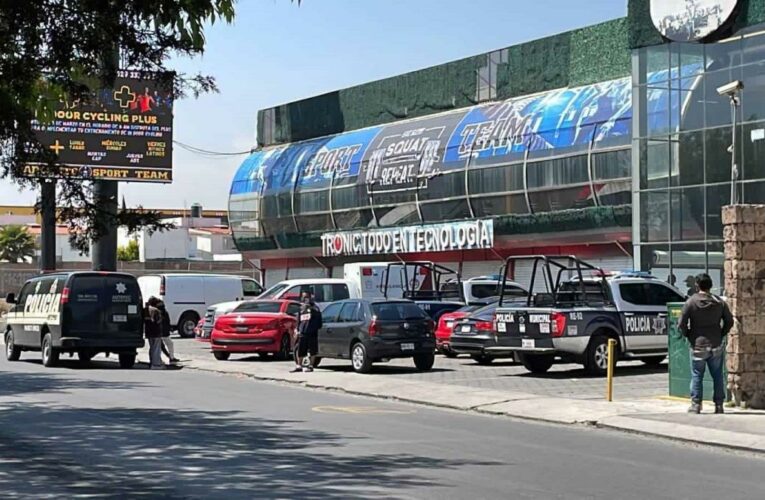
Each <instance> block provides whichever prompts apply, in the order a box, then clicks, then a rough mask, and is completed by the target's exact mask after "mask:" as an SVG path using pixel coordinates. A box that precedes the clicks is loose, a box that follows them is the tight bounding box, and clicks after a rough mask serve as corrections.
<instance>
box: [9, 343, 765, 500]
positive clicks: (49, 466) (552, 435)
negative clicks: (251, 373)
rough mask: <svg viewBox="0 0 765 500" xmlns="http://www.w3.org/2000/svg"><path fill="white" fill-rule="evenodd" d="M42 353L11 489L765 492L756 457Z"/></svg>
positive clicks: (17, 420)
mask: <svg viewBox="0 0 765 500" xmlns="http://www.w3.org/2000/svg"><path fill="white" fill-rule="evenodd" d="M37 358H38V357H37V356H34V355H33V354H32V353H30V354H29V356H27V358H26V360H23V361H21V362H17V363H8V362H6V361H5V360H3V361H0V492H2V495H3V496H4V497H6V498H19V497H22V498H24V497H26V498H55V497H66V498H74V497H90V498H93V497H97V498H105V497H143V498H153V497H161V498H224V497H225V498H296V497H300V498H324V499H327V498H338V499H340V498H343V499H345V498H370V497H372V498H391V497H394V498H440V499H443V498H455V499H456V498H468V497H470V498H537V499H538V498H567V499H568V498H620V499H629V498H635V499H643V498H672V499H677V498H694V499H695V498H732V499H733V498H762V497H765V483H763V482H762V481H761V480H760V478H759V476H758V473H759V471H761V470H762V468H763V465H765V463H763V460H762V459H760V458H756V457H754V456H753V455H747V454H734V453H730V452H722V451H712V450H711V449H706V448H696V447H692V446H689V445H680V444H675V443H672V442H661V441H655V440H650V439H644V438H638V437H633V436H630V435H623V434H618V433H612V432H610V431H604V430H595V429H585V428H566V427H559V426H553V425H540V424H532V423H526V422H520V421H515V420H510V419H500V418H492V417H487V416H480V415H472V414H461V413H457V412H452V411H442V410H435V409H429V408H426V407H420V406H409V405H403V404H394V403H388V402H385V401H381V400H374V399H367V398H360V397H353V396H346V395H338V394H335V393H331V392H326V391H314V390H308V389H303V388H295V387H287V386H284V385H278V384H272V383H265V382H256V381H253V380H250V379H246V378H241V377H235V376H224V375H216V374H210V373H204V372H198V371H194V370H191V369H183V370H178V371H165V372H157V371H150V370H147V369H145V365H139V367H138V368H136V369H134V370H120V369H119V368H117V364H116V362H115V361H111V360H107V361H102V360H99V361H96V362H94V363H93V364H92V365H91V366H90V367H89V368H81V367H80V366H79V364H78V362H77V361H76V359H75V360H71V361H70V360H65V361H63V362H62V366H61V367H59V368H55V369H44V368H43V367H42V366H41V365H40V364H39V361H37ZM373 376H385V375H382V374H381V375H373ZM392 381H395V378H394V379H392Z"/></svg>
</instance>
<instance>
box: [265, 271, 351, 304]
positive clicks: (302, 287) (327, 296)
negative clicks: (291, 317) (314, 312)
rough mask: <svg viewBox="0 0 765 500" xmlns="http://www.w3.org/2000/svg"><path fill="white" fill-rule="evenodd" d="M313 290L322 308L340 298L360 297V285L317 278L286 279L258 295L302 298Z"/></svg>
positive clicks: (278, 298) (290, 298)
mask: <svg viewBox="0 0 765 500" xmlns="http://www.w3.org/2000/svg"><path fill="white" fill-rule="evenodd" d="M303 292H311V294H312V295H313V298H314V301H316V303H317V304H318V306H319V307H320V308H322V309H323V308H324V306H326V305H327V304H329V303H331V302H337V301H338V300H348V299H360V298H361V290H359V287H358V285H356V284H355V283H353V282H351V281H348V280H341V279H334V278H316V279H302V280H284V281H280V282H279V283H277V284H275V285H274V286H272V287H271V288H269V289H268V290H266V291H265V292H263V294H262V295H261V296H260V297H258V299H261V300H300V294H302V293H303Z"/></svg>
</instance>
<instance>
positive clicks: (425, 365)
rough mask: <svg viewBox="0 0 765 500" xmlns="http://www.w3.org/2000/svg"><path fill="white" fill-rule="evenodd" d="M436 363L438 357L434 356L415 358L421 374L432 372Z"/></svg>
mask: <svg viewBox="0 0 765 500" xmlns="http://www.w3.org/2000/svg"><path fill="white" fill-rule="evenodd" d="M435 361H436V356H435V355H434V354H416V355H415V356H414V366H415V367H416V368H417V369H418V370H419V371H421V372H427V371H430V370H431V368H433V363H435Z"/></svg>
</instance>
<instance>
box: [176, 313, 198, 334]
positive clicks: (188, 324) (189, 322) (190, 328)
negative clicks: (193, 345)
mask: <svg viewBox="0 0 765 500" xmlns="http://www.w3.org/2000/svg"><path fill="white" fill-rule="evenodd" d="M197 323H199V316H197V313H195V312H185V313H183V315H182V316H181V320H180V321H178V334H179V335H180V336H181V337H183V338H184V339H192V338H194V328H196V326H197Z"/></svg>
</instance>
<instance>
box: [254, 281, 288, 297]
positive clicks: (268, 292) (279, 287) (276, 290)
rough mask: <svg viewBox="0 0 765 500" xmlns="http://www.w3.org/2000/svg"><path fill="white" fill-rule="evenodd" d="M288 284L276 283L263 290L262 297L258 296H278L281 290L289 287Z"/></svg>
mask: <svg viewBox="0 0 765 500" xmlns="http://www.w3.org/2000/svg"><path fill="white" fill-rule="evenodd" d="M287 286H288V285H285V284H279V285H274V286H272V287H271V288H269V289H268V290H266V291H265V292H263V294H262V295H261V296H260V297H258V298H259V299H273V298H276V296H277V295H279V293H281V292H283V291H284V290H286V289H287Z"/></svg>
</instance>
